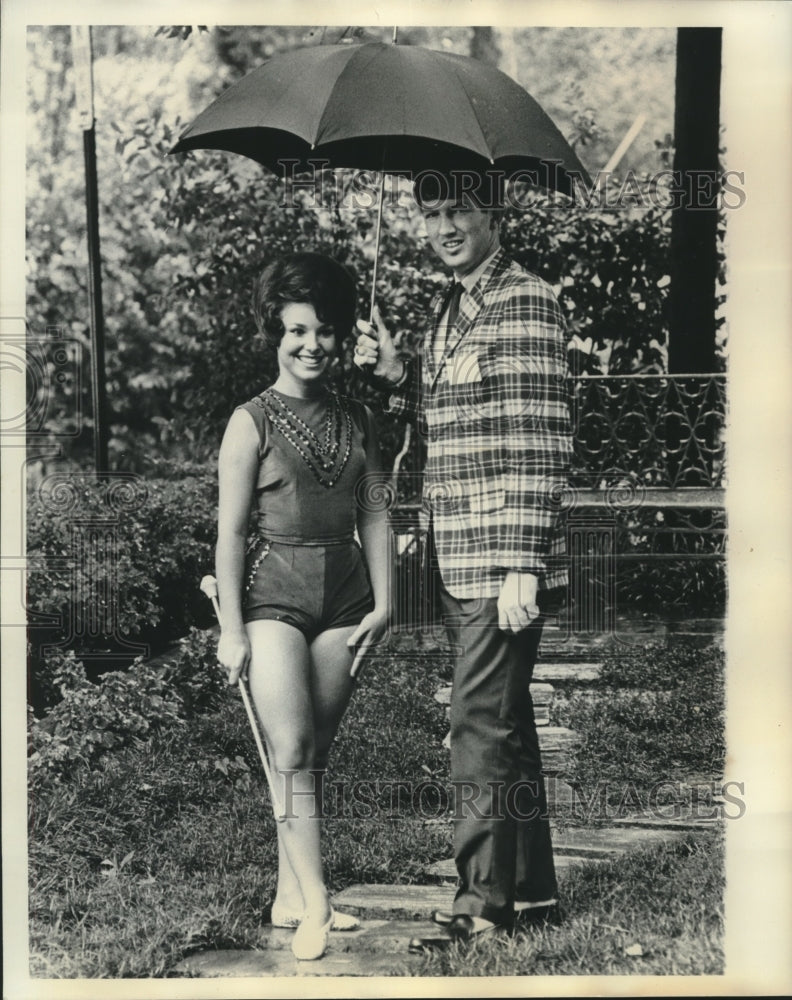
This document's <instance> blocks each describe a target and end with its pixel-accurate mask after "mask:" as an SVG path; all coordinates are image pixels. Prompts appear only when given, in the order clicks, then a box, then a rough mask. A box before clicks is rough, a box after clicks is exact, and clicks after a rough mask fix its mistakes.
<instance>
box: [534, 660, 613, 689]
mask: <svg viewBox="0 0 792 1000" xmlns="http://www.w3.org/2000/svg"><path fill="white" fill-rule="evenodd" d="M601 670H602V664H600V663H563V662H556V661H553V662H552V663H537V664H536V666H535V667H534V672H533V676H534V681H551V682H553V683H556V684H590V683H592V681H596V680H598V678H599V675H600V671H601Z"/></svg>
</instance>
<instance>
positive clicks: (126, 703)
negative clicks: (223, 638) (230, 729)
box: [28, 629, 228, 787]
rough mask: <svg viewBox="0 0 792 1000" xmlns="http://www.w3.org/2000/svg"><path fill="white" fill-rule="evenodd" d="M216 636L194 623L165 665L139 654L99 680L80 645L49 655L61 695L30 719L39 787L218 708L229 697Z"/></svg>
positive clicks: (33, 771) (32, 774)
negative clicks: (87, 665) (80, 653)
mask: <svg viewBox="0 0 792 1000" xmlns="http://www.w3.org/2000/svg"><path fill="white" fill-rule="evenodd" d="M216 643H217V639H216V636H215V635H214V634H213V633H211V632H201V631H199V630H197V629H193V630H192V631H191V632H190V634H189V635H187V636H186V637H185V638H184V639H182V640H181V641H180V642H179V644H178V646H177V648H176V649H175V650H174V651H173V653H172V654H171V655H170V656H168V657H167V658H166V659H165V660H164V662H162V663H160V664H156V665H155V664H153V663H144V662H143V661H142V660H138V661H136V662H135V663H134V664H133V665H132V666H131V667H130V668H129V669H128V670H126V671H112V672H108V673H105V674H103V675H102V677H101V679H100V680H99V681H98V682H97V683H93V682H91V681H90V680H89V679H88V677H87V675H86V672H85V668H84V666H83V664H82V663H80V661H79V660H77V658H76V657H75V655H74V653H73V652H72V651H68V652H66V653H63V652H60V651H56V652H50V653H48V654H47V655H46V657H45V658H44V664H45V667H46V677H47V679H48V682H49V684H50V685H51V686H52V688H54V689H56V690H57V691H58V692H59V694H60V698H61V700H60V701H59V702H58V704H57V705H55V707H54V708H52V710H51V711H50V712H49V713H48V714H47V715H46V717H45V718H44V719H43V720H41V721H38V720H35V719H31V720H30V727H29V737H30V747H29V751H30V757H29V761H28V767H29V778H30V782H31V787H41V785H42V784H48V783H51V782H53V781H54V782H59V781H61V780H62V779H64V778H66V777H67V776H69V775H70V774H72V772H73V771H74V769H75V768H77V767H78V766H80V765H84V766H87V767H89V768H92V767H94V766H95V765H96V763H97V761H99V759H100V758H101V757H103V756H104V755H105V754H106V753H107V752H108V751H115V750H118V749H120V748H121V747H123V746H126V745H129V744H136V743H140V742H141V741H143V740H145V739H147V738H148V737H149V736H150V735H151V734H152V733H153V732H154V730H156V729H159V728H161V727H162V726H165V725H176V724H181V723H183V722H184V721H185V720H190V719H193V718H194V717H195V715H196V714H197V713H199V712H205V711H209V710H215V709H217V708H218V707H219V706H220V705H221V704H222V703H223V702H224V701H225V699H226V698H227V696H228V695H227V691H228V685H227V684H226V679H225V674H224V673H223V671H222V670H221V669H220V668H219V667H218V665H217V656H216Z"/></svg>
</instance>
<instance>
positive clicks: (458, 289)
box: [446, 281, 464, 333]
mask: <svg viewBox="0 0 792 1000" xmlns="http://www.w3.org/2000/svg"><path fill="white" fill-rule="evenodd" d="M463 291H464V288H463V287H462V282H461V281H455V282H454V283H453V285H452V286H451V289H450V293H449V295H448V320H447V322H446V329H447V330H448V331H449V333H450V332H451V330H453V329H454V327H455V326H456V321H457V316H458V315H459V300H460V299H461V298H462V292H463Z"/></svg>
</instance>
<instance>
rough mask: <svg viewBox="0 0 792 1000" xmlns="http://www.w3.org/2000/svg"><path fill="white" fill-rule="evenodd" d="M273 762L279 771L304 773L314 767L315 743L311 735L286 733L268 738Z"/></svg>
mask: <svg viewBox="0 0 792 1000" xmlns="http://www.w3.org/2000/svg"><path fill="white" fill-rule="evenodd" d="M269 742H270V746H271V748H272V756H273V762H274V764H275V766H276V767H277V768H278V769H279V770H281V771H306V770H310V769H311V768H313V767H314V766H315V760H316V742H315V739H314V734H313V733H288V734H284V735H283V737H282V738H278V737H275V738H273V737H270V741H269Z"/></svg>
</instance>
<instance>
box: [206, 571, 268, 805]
mask: <svg viewBox="0 0 792 1000" xmlns="http://www.w3.org/2000/svg"><path fill="white" fill-rule="evenodd" d="M201 590H202V592H203V593H204V594H206V596H207V597H208V598H210V599H211V601H212V604H213V605H214V610H215V615H217V621H218V622H219V621H220V604H219V602H218V600H217V594H218V590H217V580H216V579H215V578H214V577H213V576H211V575H209V576H205V577H204V578H203V579H202V580H201ZM237 683H238V684H239V691H240V694H241V695H242V702H243V704H244V706H245V711H246V712H247V716H248V720H249V722H250V728H251V729H252V730H253V738H254V740H255V741H256V746H257V747H258V752H259V757H260V758H261V765H262V767H263V768H264V774H265V775H266V778H267V784H268V785H269V790H270V797H271V799H272V811H273V812H274V813H275V819H276V820H277V821H278V822H279V823H282V822H283V821H284V820H285V819H286V813H285V811H284V809H283V806H282V804H281V800H280V796H279V795H278V793H277V792H276V790H275V781H274V779H273V776H272V771H271V770H270V766H269V760H268V759H267V751H266V750H265V749H264V741H263V740H262V738H261V732H260V730H259V725H258V720H257V719H256V713H255V710H254V708H253V705H252V703H251V701H250V695H249V693H248V690H247V684H246V682H245V678H244V676H243V674H242V673H240V675H239V679H238V682H237Z"/></svg>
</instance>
